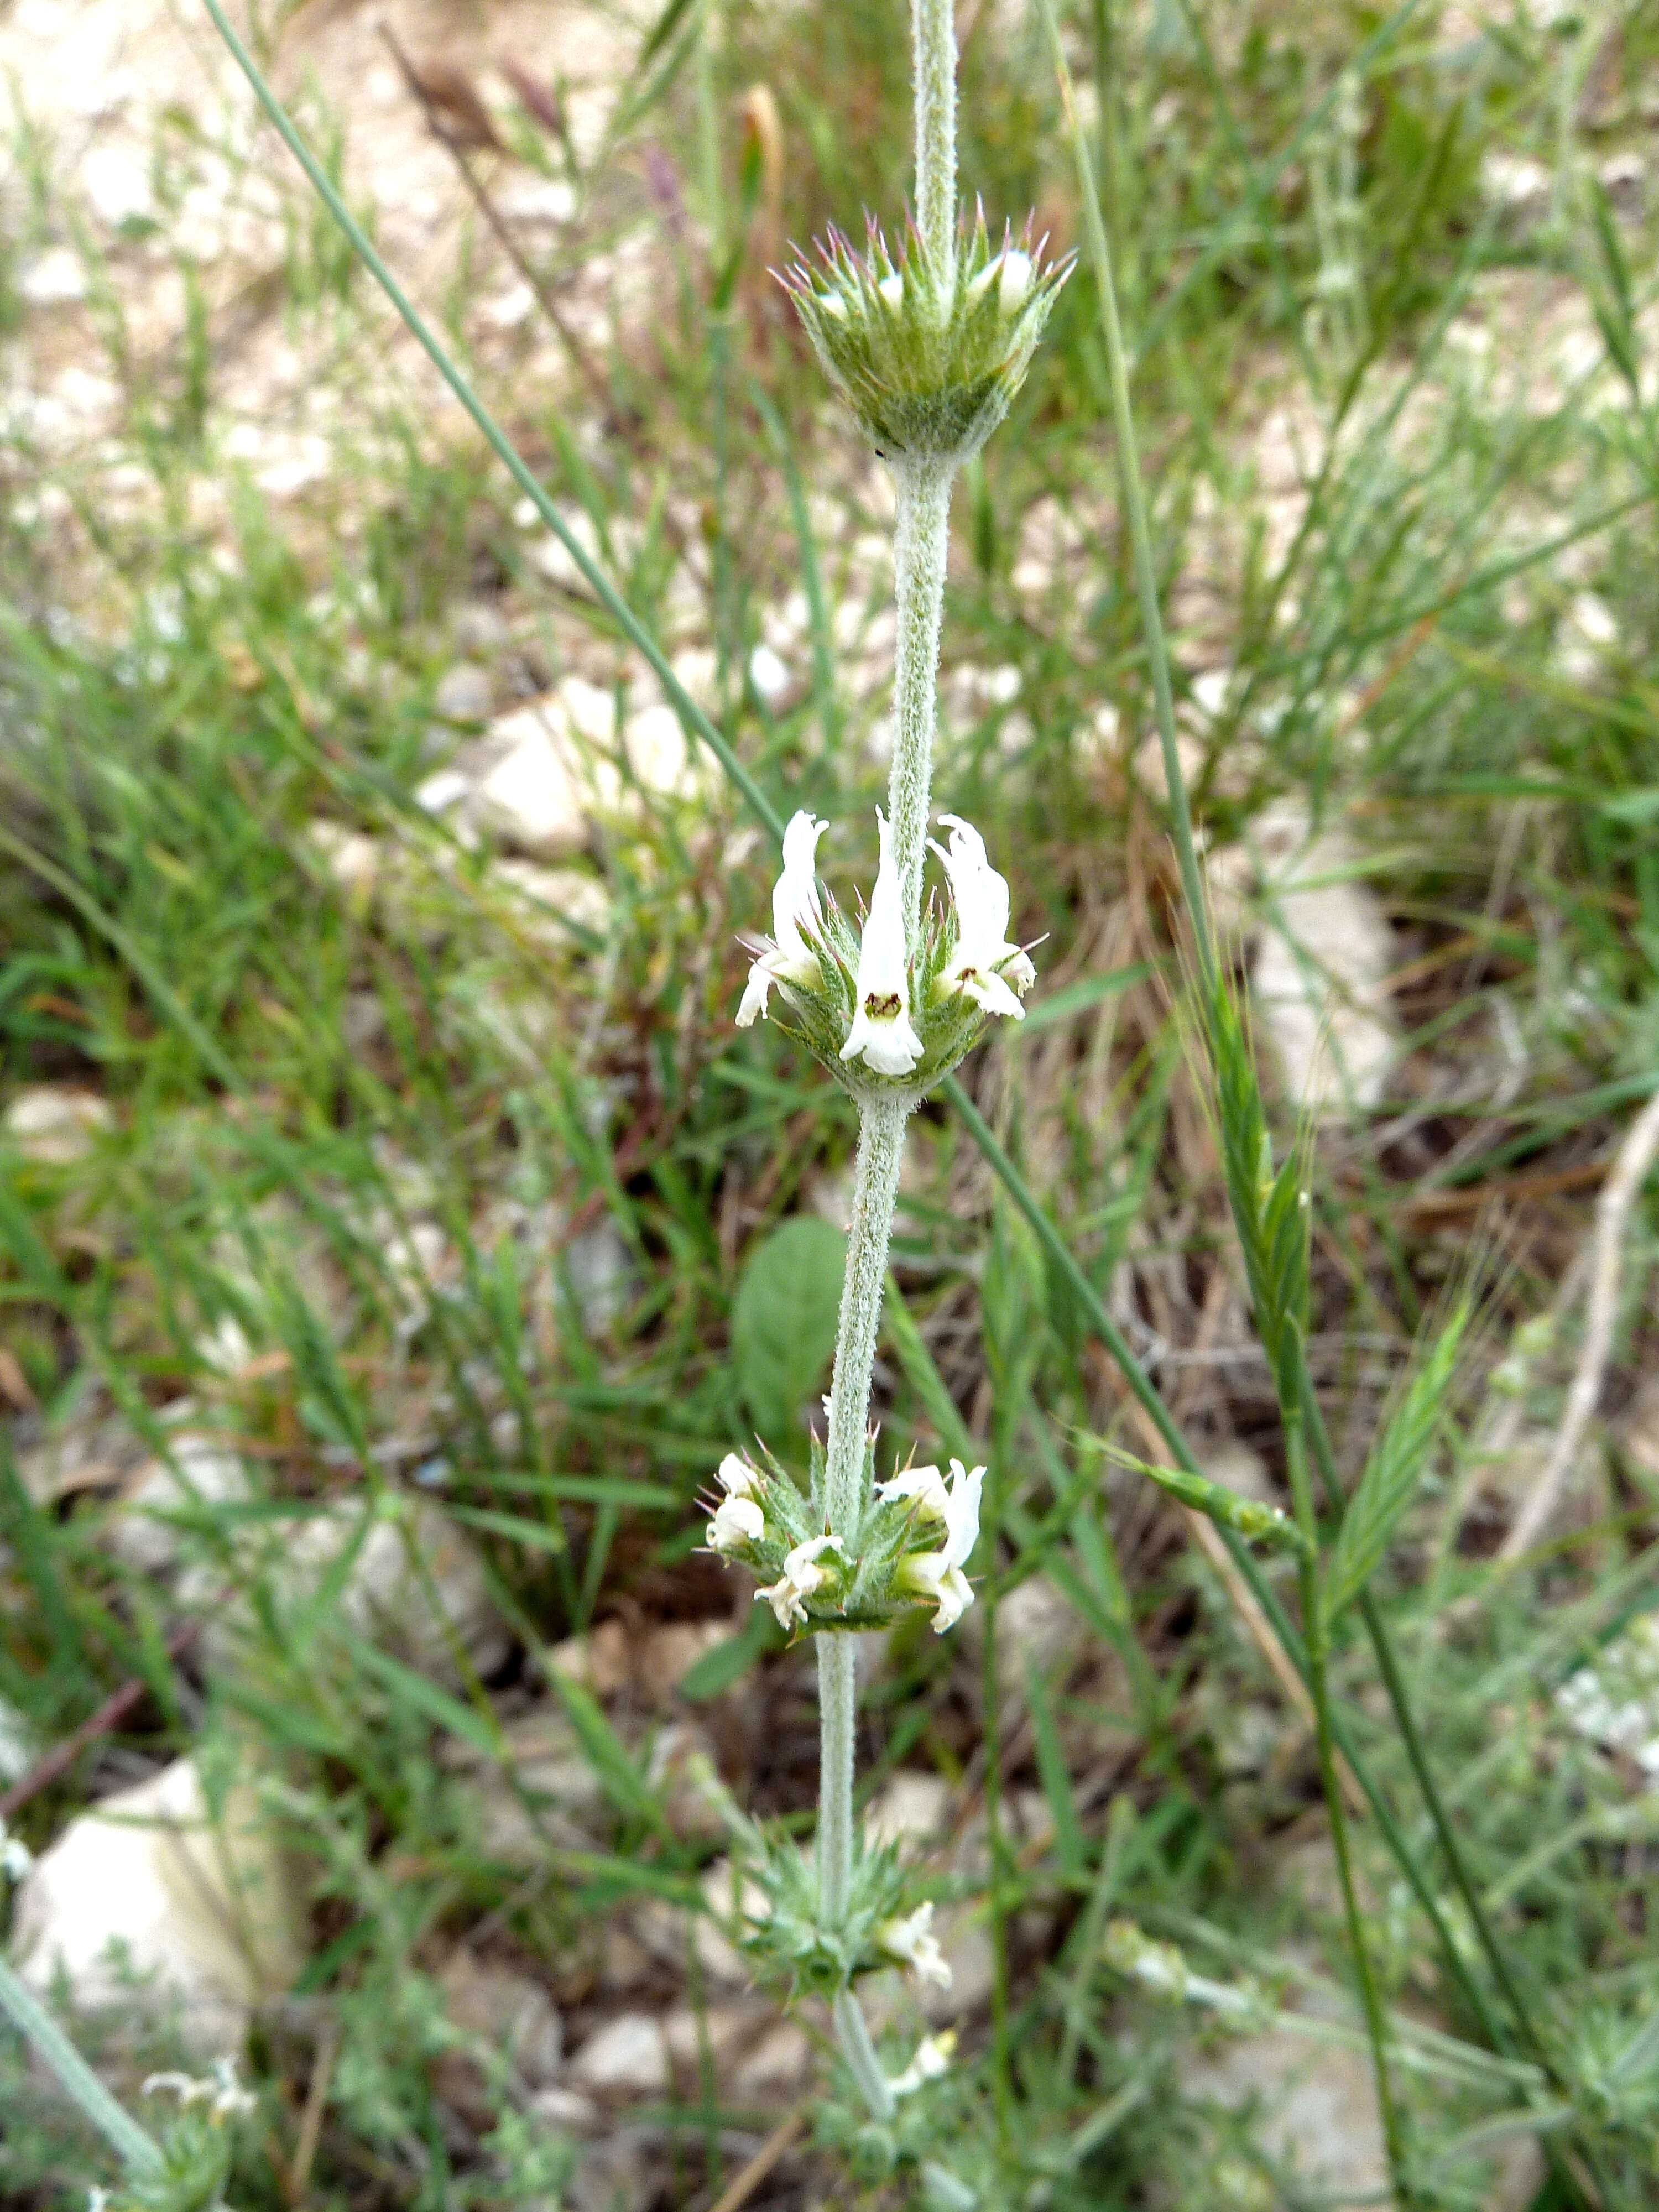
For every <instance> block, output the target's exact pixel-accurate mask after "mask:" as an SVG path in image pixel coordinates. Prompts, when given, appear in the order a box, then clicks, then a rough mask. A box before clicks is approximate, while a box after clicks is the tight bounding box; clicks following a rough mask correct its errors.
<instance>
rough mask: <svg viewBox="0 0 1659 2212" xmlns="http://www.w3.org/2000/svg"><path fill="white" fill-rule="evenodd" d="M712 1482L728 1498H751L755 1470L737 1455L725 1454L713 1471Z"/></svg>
mask: <svg viewBox="0 0 1659 2212" xmlns="http://www.w3.org/2000/svg"><path fill="white" fill-rule="evenodd" d="M714 1480H716V1482H718V1483H719V1485H720V1488H721V1489H722V1490H723V1491H724V1492H726V1496H727V1497H728V1498H752V1497H753V1496H754V1494H755V1470H754V1468H752V1467H750V1464H749V1462H748V1461H747V1460H746V1459H744V1458H743V1457H742V1455H740V1454H739V1453H737V1452H727V1454H726V1457H725V1458H724V1459H723V1460H722V1461H721V1462H720V1465H719V1466H718V1467H717V1468H715V1469H714Z"/></svg>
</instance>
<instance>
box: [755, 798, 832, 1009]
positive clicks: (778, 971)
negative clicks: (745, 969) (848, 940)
mask: <svg viewBox="0 0 1659 2212" xmlns="http://www.w3.org/2000/svg"><path fill="white" fill-rule="evenodd" d="M828 828H829V823H827V822H820V821H819V820H818V819H817V817H816V816H814V815H811V814H808V813H806V812H805V811H800V812H797V813H795V814H792V815H791V816H790V817H789V823H788V827H787V829H785V831H784V833H783V871H782V873H781V875H780V876H779V878H778V880H777V882H776V884H775V885H774V886H773V890H772V942H771V944H770V945H768V946H767V947H766V948H765V950H764V951H763V952H762V953H761V954H760V956H759V957H758V958H757V960H756V962H755V964H754V966H753V967H752V968H751V969H750V970H749V981H748V982H747V984H746V985H745V986H744V994H743V1004H742V1005H741V1006H739V1007H738V1028H739V1029H740V1030H746V1029H747V1028H748V1027H749V1026H750V1023H751V1022H753V1021H755V1020H756V1019H757V1018H758V1017H759V1016H760V1015H762V1014H763V1013H764V1012H766V1002H767V999H768V997H769V994H770V992H771V988H772V986H773V984H774V983H801V984H806V985H809V986H810V985H811V984H815V983H817V982H819V981H821V980H822V977H823V968H822V966H821V965H820V963H819V960H818V956H817V953H816V952H814V951H813V950H812V948H811V945H809V944H808V943H807V941H806V939H805V938H804V937H803V936H802V934H801V932H802V930H803V928H805V929H809V930H811V932H812V933H813V934H814V936H820V935H822V933H823V908H822V906H820V904H819V903H818V886H817V873H816V863H817V849H818V840H819V838H820V837H822V836H823V833H824V831H825V830H826V829H828ZM751 942H752V940H751Z"/></svg>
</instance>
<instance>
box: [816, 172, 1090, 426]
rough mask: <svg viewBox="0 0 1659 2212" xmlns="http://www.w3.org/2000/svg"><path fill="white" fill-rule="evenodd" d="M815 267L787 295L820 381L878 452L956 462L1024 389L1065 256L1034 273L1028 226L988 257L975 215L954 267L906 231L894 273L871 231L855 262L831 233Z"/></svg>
mask: <svg viewBox="0 0 1659 2212" xmlns="http://www.w3.org/2000/svg"><path fill="white" fill-rule="evenodd" d="M818 258H819V261H820V264H821V265H820V266H819V267H818V268H817V269H811V268H809V267H808V265H807V264H806V263H805V261H799V262H797V263H796V264H795V266H794V267H793V269H791V270H789V271H788V272H787V275H786V276H785V277H784V279H783V281H784V283H786V284H787V287H788V289H789V290H790V291H791V292H792V293H793V295H794V298H795V303H796V305H797V307H799V311H800V317H801V320H802V321H803V322H804V323H805V325H806V331H807V335H808V336H809V337H811V341H812V344H813V347H814V349H815V350H816V351H817V356H818V359H819V361H820V362H822V363H823V368H824V373H825V374H826V375H827V376H828V377H829V380H830V382H831V383H832V384H833V385H834V386H836V390H837V391H838V392H840V393H841V395H842V398H843V399H845V400H846V402H847V404H848V406H849V407H850V408H851V409H852V410H853V412H854V415H855V416H857V417H858V420H859V423H860V427H861V428H863V430H864V431H865V433H866V435H867V436H868V437H869V438H870V439H871V440H872V441H873V443H874V445H875V447H876V449H877V451H878V453H882V454H883V455H884V456H885V457H886V458H888V459H907V458H908V459H924V458H926V459H934V460H948V461H962V460H966V459H968V458H969V455H970V454H973V453H977V452H978V451H979V449H980V447H981V446H982V445H983V444H984V443H985V441H986V440H987V438H988V437H989V436H990V435H991V433H992V431H993V430H994V429H995V428H996V426H997V424H998V423H999V422H1000V421H1001V420H1002V418H1003V416H1005V415H1006V413H1007V411H1008V404H1009V402H1010V401H1011V400H1012V398H1013V396H1014V394H1015V392H1018V389H1019V387H1020V385H1021V384H1022V382H1023V381H1024V376H1025V372H1026V369H1027V368H1029V367H1030V360H1031V355H1032V353H1033V352H1034V350H1035V349H1036V342H1037V340H1038V338H1039V337H1041V336H1042V326H1043V325H1044V324H1045V323H1046V322H1047V321H1048V312H1049V309H1050V308H1051V307H1053V306H1054V295H1055V294H1056V293H1057V292H1058V291H1059V289H1060V286H1061V285H1062V284H1063V283H1065V281H1066V276H1068V275H1069V274H1070V271H1071V266H1072V264H1071V259H1070V258H1069V257H1068V258H1066V260H1064V261H1062V262H1060V263H1053V262H1051V263H1049V264H1048V265H1047V266H1046V267H1045V266H1044V265H1043V263H1042V242H1039V243H1038V244H1037V245H1036V246H1032V245H1031V244H1030V221H1029V220H1028V222H1027V223H1026V228H1025V233H1024V237H1023V239H1022V240H1021V242H1020V243H1019V244H1018V246H1016V245H1015V244H1013V243H1012V239H1011V237H1010V235H1009V234H1008V233H1007V232H1006V231H1005V232H1004V234H1003V240H1002V244H1001V245H1000V246H999V247H998V248H997V250H996V251H995V252H993V251H992V247H991V242H990V239H989V236H988V235H987V231H986V228H985V214H984V210H983V209H981V210H978V212H977V214H976V217H975V222H974V223H973V224H972V225H971V227H970V226H969V225H968V224H967V223H966V222H964V223H963V225H962V227H961V234H960V237H959V240H958V244H957V252H956V254H955V256H954V257H953V265H952V266H949V267H945V266H942V265H941V264H940V262H939V259H938V258H935V257H934V256H933V255H932V254H930V253H929V252H928V250H927V245H926V243H925V241H924V240H923V239H922V237H921V234H920V232H919V231H917V229H916V228H915V225H914V224H909V225H907V228H906V234H905V240H904V243H903V245H902V247H901V248H900V252H899V258H898V260H897V261H896V263H895V261H894V260H893V258H892V256H891V254H890V252H889V251H888V246H887V240H886V239H885V238H884V236H883V234H882V233H881V231H880V230H879V228H878V227H877V225H876V224H875V222H873V221H872V222H871V224H870V229H869V238H868V242H867V246H866V252H865V253H864V254H863V255H862V257H860V255H859V254H857V253H856V252H854V249H853V246H852V244H851V242H850V240H848V238H847V237H846V236H845V235H844V234H842V232H841V231H838V230H833V229H832V230H831V231H830V233H829V240H828V242H827V243H821V244H820V245H819V246H818Z"/></svg>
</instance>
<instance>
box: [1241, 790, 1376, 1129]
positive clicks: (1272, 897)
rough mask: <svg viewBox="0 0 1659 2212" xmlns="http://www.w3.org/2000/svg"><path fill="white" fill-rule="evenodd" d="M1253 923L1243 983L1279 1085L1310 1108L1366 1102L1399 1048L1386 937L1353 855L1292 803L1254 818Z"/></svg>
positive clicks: (1330, 1108) (1328, 1108) (1326, 1108)
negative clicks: (1250, 961)
mask: <svg viewBox="0 0 1659 2212" xmlns="http://www.w3.org/2000/svg"><path fill="white" fill-rule="evenodd" d="M1256 836H1257V847H1258V851H1259V853H1260V855H1261V874H1262V878H1263V883H1262V897H1261V932H1260V935H1259V938H1258V940H1257V945H1256V955H1255V966H1254V969H1253V971H1252V975H1251V989H1252V993H1253V995H1254V997H1255V1001H1256V1004H1257V1006H1258V1007H1259V1008H1260V1010H1261V1029H1262V1032H1263V1035H1264V1037H1265V1040H1266V1042H1267V1044H1268V1045H1269V1046H1270V1047H1271V1048H1272V1050H1273V1054H1274V1055H1275V1057H1276V1058H1277V1060H1278V1061H1279V1073H1280V1077H1281V1079H1282V1081H1283V1084H1284V1086H1285V1091H1287V1092H1288V1094H1289V1096H1290V1097H1291V1098H1292V1099H1293V1100H1294V1101H1295V1102H1296V1103H1297V1105H1298V1106H1300V1107H1305V1108H1307V1109H1309V1110H1310V1111H1313V1112H1328V1111H1333V1110H1340V1109H1341V1108H1343V1107H1344V1106H1345V1105H1352V1106H1353V1107H1358V1108H1365V1107H1370V1106H1374V1105H1376V1103H1377V1101H1378V1099H1379V1098H1380V1097H1382V1095H1383V1085H1384V1084H1385V1083H1386V1081H1387V1080H1388V1076H1389V1069H1390V1068H1391V1067H1392V1066H1393V1065H1394V1062H1395V1059H1396V1057H1397V1056H1398V1053H1399V1049H1400V1039H1399V1035H1398V1032H1397V1030H1396V1028H1395V1020H1394V1015H1393V1010H1392V1008H1391V1007H1390V1006H1389V998H1388V980H1389V971H1390V969H1392V967H1393V964H1394V941H1393V937H1392V934H1391V933H1390V931H1389V925H1388V921H1387V917H1386V916H1385V915H1384V914H1383V909H1382V908H1381V907H1380V906H1379V905H1378V904H1377V902H1376V897H1375V896H1374V895H1373V894H1372V893H1371V891H1370V890H1369V889H1368V888H1367V886H1366V885H1365V884H1364V883H1362V882H1357V881H1355V880H1354V879H1353V877H1354V872H1355V870H1356V868H1357V866H1358V861H1357V857H1356V855H1355V854H1354V852H1353V850H1352V848H1351V847H1350V846H1349V844H1348V843H1347V842H1346V839H1345V838H1343V837H1342V836H1340V834H1338V833H1337V832H1335V831H1334V830H1327V831H1324V832H1322V834H1321V835H1320V836H1317V837H1315V836H1312V835H1311V833H1310V829H1309V827H1308V824H1307V821H1306V818H1305V817H1304V816H1303V815H1302V814H1301V813H1300V811H1299V810H1297V809H1296V808H1295V807H1289V806H1287V807H1282V808H1280V807H1276V808H1270V809H1269V810H1268V811H1267V813H1266V814H1264V815H1263V816H1262V817H1261V820H1260V821H1259V822H1258V823H1257V825H1256Z"/></svg>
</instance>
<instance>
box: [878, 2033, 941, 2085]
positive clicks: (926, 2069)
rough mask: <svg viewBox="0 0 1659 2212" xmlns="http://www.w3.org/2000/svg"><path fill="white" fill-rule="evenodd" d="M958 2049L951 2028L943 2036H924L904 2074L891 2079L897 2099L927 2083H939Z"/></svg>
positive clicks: (889, 2082) (892, 2076)
mask: <svg viewBox="0 0 1659 2212" xmlns="http://www.w3.org/2000/svg"><path fill="white" fill-rule="evenodd" d="M956 2047H957V2039H956V2036H955V2034H954V2033H953V2032H952V2031H951V2029H949V2028H947V2029H946V2030H945V2033H944V2034H943V2035H924V2036H923V2037H922V2039H921V2042H920V2043H919V2044H918V2045H916V2055H915V2057H914V2058H913V2059H912V2060H911V2061H910V2063H909V2064H908V2066H907V2067H906V2068H905V2069H904V2071H903V2073H902V2074H894V2075H890V2077H889V2080H888V2083H887V2087H888V2088H889V2089H890V2092H891V2093H892V2094H893V2095H894V2096H896V2097H908V2096H909V2095H910V2094H911V2093H913V2092H914V2091H915V2090H917V2089H920V2088H921V2087H922V2086H923V2084H924V2083H925V2082H928V2081H938V2079H939V2075H941V2074H945V2073H948V2072H949V2070H950V2065H951V2052H952V2051H954V2050H955V2049H956Z"/></svg>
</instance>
